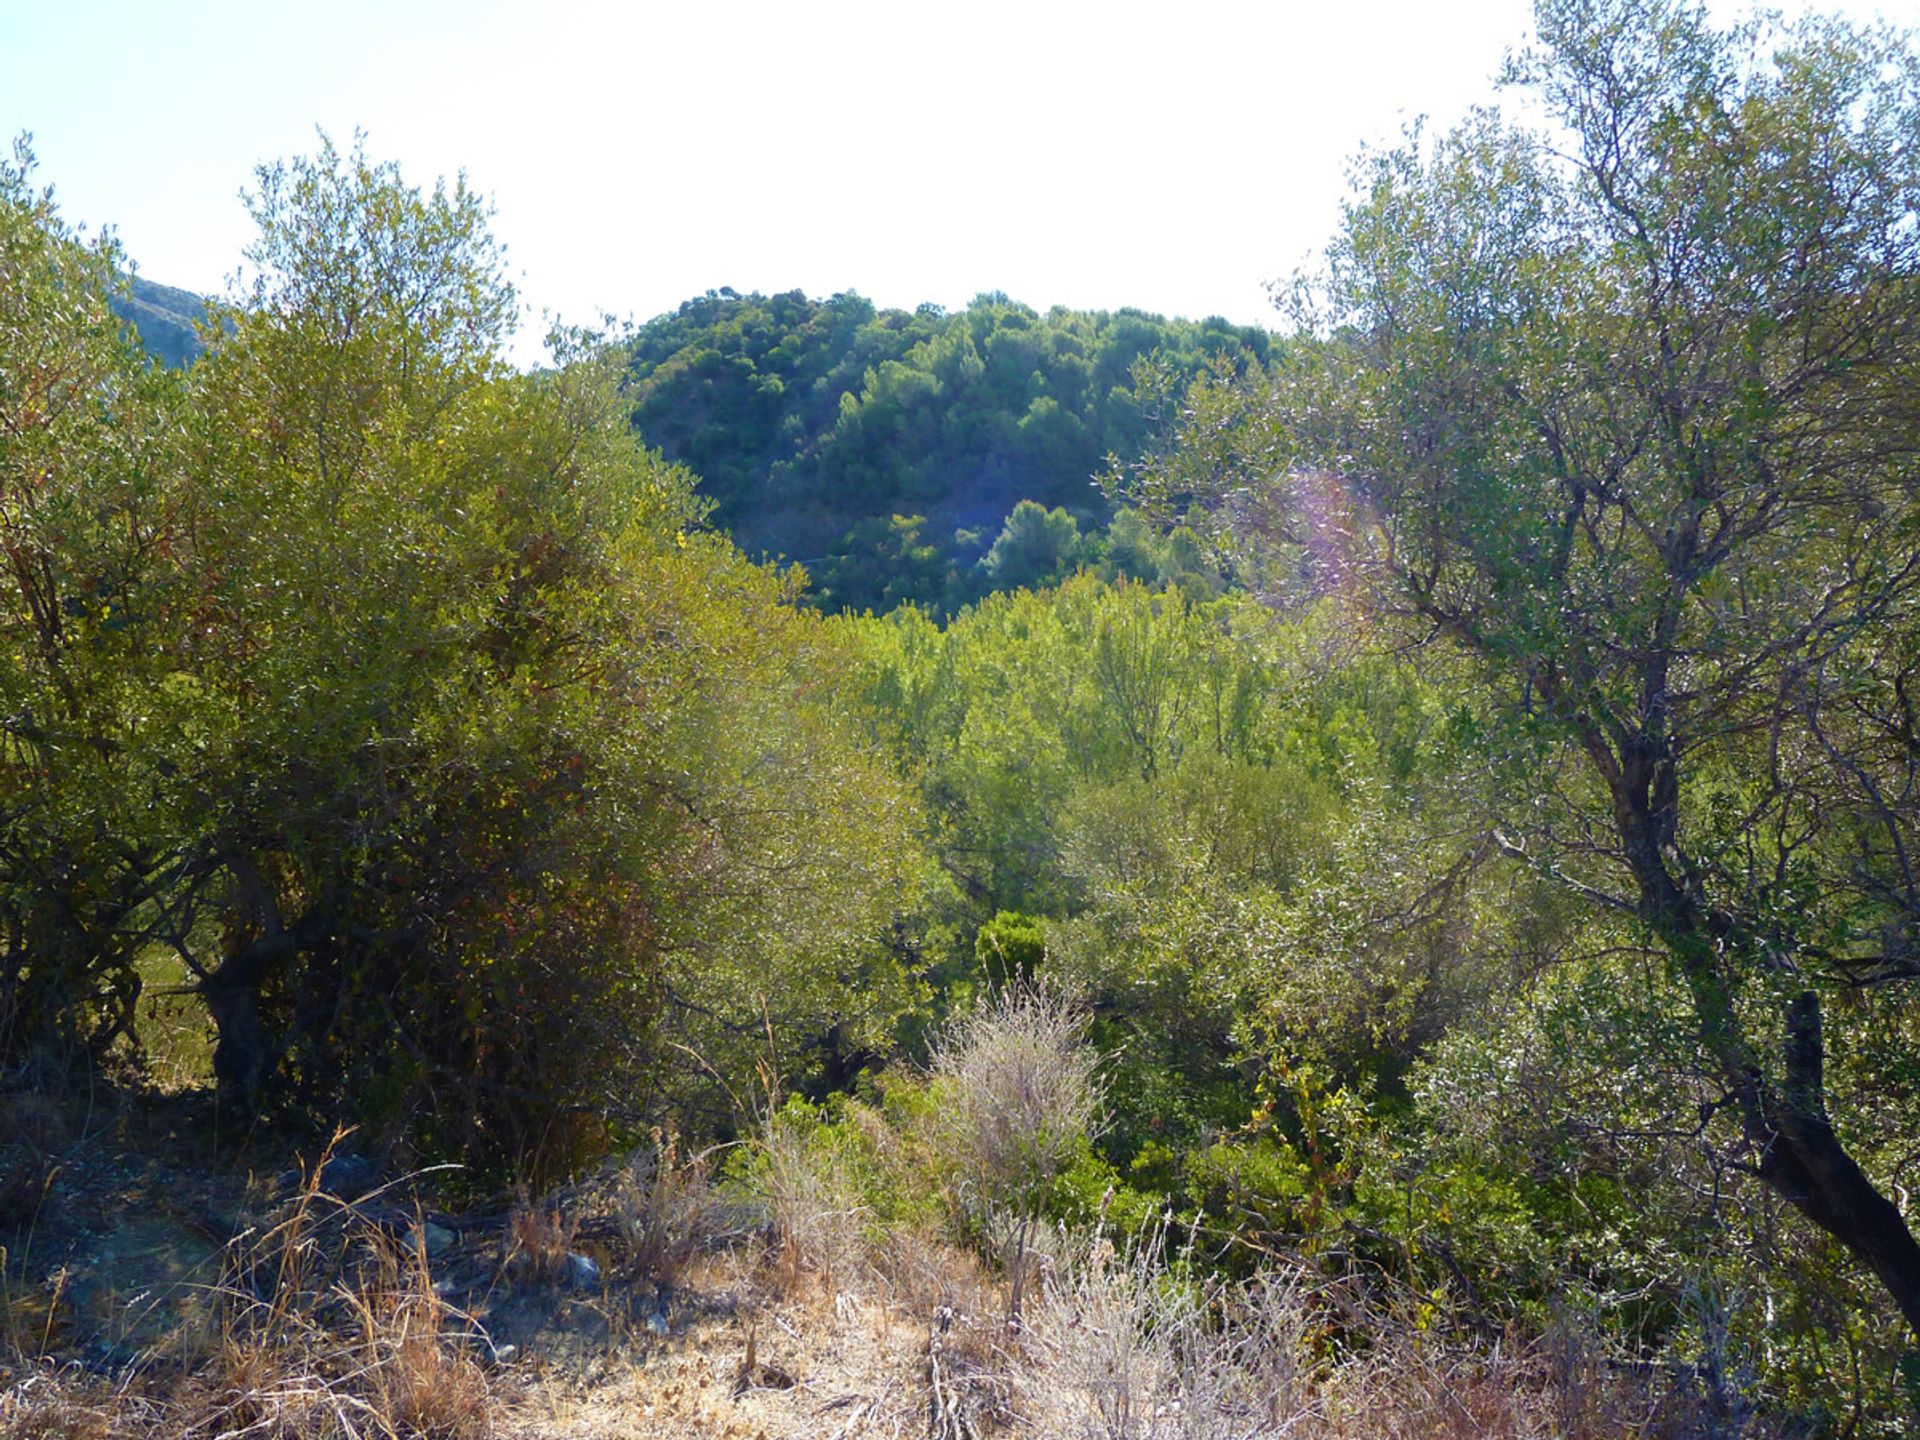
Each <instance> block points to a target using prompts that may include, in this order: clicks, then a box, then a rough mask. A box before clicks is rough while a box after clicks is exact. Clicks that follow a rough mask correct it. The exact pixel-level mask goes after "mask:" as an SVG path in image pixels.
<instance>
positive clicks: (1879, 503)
mask: <svg viewBox="0 0 1920 1440" xmlns="http://www.w3.org/2000/svg"><path fill="white" fill-rule="evenodd" d="M1537 23H1538V39H1537V43H1536V45H1535V47H1534V48H1533V49H1531V50H1529V51H1527V52H1525V53H1523V54H1521V55H1518V56H1516V57H1514V59H1513V61H1512V63H1511V65H1510V67H1509V68H1510V71H1511V74H1510V75H1509V77H1508V81H1509V83H1511V84H1513V85H1516V86H1523V87H1526V88H1527V90H1528V92H1529V93H1530V94H1531V96H1532V97H1533V98H1534V100H1535V101H1537V103H1538V114H1539V115H1540V117H1541V118H1540V120H1539V121H1538V122H1537V127H1538V128H1529V127H1528V126H1524V125H1515V124H1512V123H1510V122H1508V121H1506V120H1503V119H1502V118H1501V117H1500V116H1499V115H1498V114H1496V113H1494V112H1491V111H1489V112H1485V113H1480V114H1476V115H1474V116H1473V117H1471V118H1469V119H1468V120H1467V121H1466V122H1465V123H1464V124H1463V125H1462V126H1460V127H1459V128H1458V129H1456V130H1454V131H1452V132H1449V133H1448V134H1445V135H1442V136H1438V137H1430V136H1426V135H1422V134H1419V133H1417V132H1416V133H1415V134H1413V135H1411V136H1409V137H1408V139H1407V140H1406V142H1405V144H1404V145H1403V146H1401V147H1399V148H1396V149H1392V150H1387V151H1381V152H1367V153H1364V154H1363V155H1362V157H1361V159H1360V161H1359V162H1358V163H1357V165H1356V169H1355V179H1356V186H1355V190H1354V193H1353V194H1352V196H1351V197H1350V199H1349V201H1348V203H1347V206H1346V209H1345V211H1344V221H1343V225H1342V227H1341V229H1340V231H1339V233H1338V234H1337V235H1336V236H1335V237H1334V239H1333V241H1332V243H1331V245H1330V247H1329V250H1328V252H1327V255H1326V259H1325V263H1324V266H1323V268H1322V269H1321V270H1319V271H1317V272H1315V273H1313V274H1311V275H1308V276H1306V277H1303V278H1302V280H1301V281H1300V283H1299V285H1298V286H1297V287H1295V289H1294V290H1293V291H1291V292H1289V293H1288V294H1287V295H1285V296H1283V297H1282V301H1283V303H1282V308H1281V312H1280V313H1281V318H1282V321H1283V324H1282V325H1281V327H1280V328H1279V329H1278V330H1277V331H1276V332H1275V333H1273V334H1271V335H1269V334H1265V333H1262V332H1246V331H1236V330H1233V329H1232V328H1231V327H1226V326H1224V325H1221V324H1218V323H1214V322H1209V323H1206V324H1202V325H1197V326H1195V325H1188V324H1186V323H1184V322H1163V321H1160V320H1157V319H1154V318H1152V317H1146V316H1141V315H1137V314H1134V313H1132V312H1120V313H1119V314H1117V315H1103V316H1086V315H1076V314H1073V313H1072V312H1066V311H1054V312H1049V313H1048V314H1047V315H1044V316H1042V315H1040V314H1039V313H1038V312H1034V311H1031V310H1027V309H1025V308H1024V307H1021V306H1018V305H1015V304H1014V303H1013V302H1011V301H1008V300H1006V299H1005V297H1000V296H986V297H983V298H982V299H981V300H980V301H978V302H976V304H975V305H974V306H972V307H970V308H969V309H968V310H967V311H965V312H963V313H961V314H958V315H953V316H947V315H943V314H939V313H936V312H934V311H931V310H928V311H922V312H918V313H916V314H914V315H905V314H903V313H897V312H888V313H884V314H882V313H878V312H875V311H874V310H873V308H872V307H871V306H868V305H866V304H865V302H863V301H859V300H858V298H857V297H847V296H842V297H835V298H834V299H833V300H831V301H826V302H819V303H815V302H810V301H807V300H806V299H805V297H802V296H797V295H789V296H776V297H773V298H772V299H770V300H769V299H765V298H764V297H758V296H753V297H741V296H738V295H735V294H733V293H732V292H716V293H715V294H713V295H710V296H708V297H706V298H705V299H704V300H700V301H695V302H690V304H689V305H687V306H685V307H682V309H681V310H680V311H679V312H678V313H677V314H676V315H674V316H668V317H662V319H661V320H659V321H656V322H654V324H653V325H651V326H648V327H645V328H644V329H642V330H641V331H639V332H637V333H634V334H624V335H621V334H602V333H594V332H587V331H567V330H563V331H559V332H556V333H555V335H554V336H553V337H552V350H551V361H550V363H549V364H548V365H546V366H545V367H542V368H539V369H536V370H534V371H532V372H531V373H518V372H515V371H514V370H512V369H511V368H510V367H508V366H507V365H506V364H505V363H504V361H503V360H502V358H501V355H502V343H503V340H504V337H505V335H506V333H507V330H508V328H509V326H510V324H511V322H512V318H513V315H514V300H513V295H512V292H511V289H510V288H509V286H508V285H507V284H506V281H505V279H504V269H503V265H502V260H501V256H500V255H499V253H498V250H497V248H496V246H495V244H494V242H493V240H492V239H491V237H490V235H489V232H488V228H487V215H486V209H485V206H484V205H483V204H482V203H481V202H480V201H479V200H478V199H477V198H476V197H475V196H474V195H473V194H472V193H471V192H470V191H469V190H468V189H467V188H466V187H465V184H464V182H462V183H460V184H453V185H440V186H437V187H435V188H433V189H430V190H422V189H418V188H414V187H412V186H410V185H409V184H408V183H407V182H406V181H405V180H403V178H402V177H401V176H400V175H399V174H398V173H397V172H396V171H395V170H394V169H393V168H392V167H390V166H386V165H382V164H380V163H378V162H376V161H374V160H372V159H370V158H369V157H368V156H366V155H365V154H364V153H363V152H362V150H361V149H360V148H359V147H357V146H356V147H355V148H353V149H351V150H348V151H342V150H339V149H337V148H336V147H333V146H332V145H324V144H323V146H322V147H321V149H320V150H319V152H318V153H317V154H316V155H314V156H311V157H308V158H303V159H295V160H291V161H288V162H286V163H284V164H281V165H277V166H273V167H269V168H267V169H264V170H262V171H261V172H260V174H259V176H258V177H257V181H256V185H255V188H254V190H253V191H252V194H251V200H250V203H251V206H252V209H253V213H254V218H255V220H256V221H257V228H258V238H257V240H256V242H255V244H254V247H253V248H252V250H251V251H250V252H249V255H248V264H247V267H246V269H245V270H244V272H243V274H242V277H241V280H240V282H239V283H238V284H237V286H236V289H235V292H234V294H233V295H232V296H230V297H229V298H227V299H226V300H223V301H217V302H210V305H209V309H208V313H207V314H206V316H205V320H204V323H203V324H202V325H201V328H200V330H199V332H198V337H197V345H198V347H199V351H198V354H197V358H194V359H192V361H191V363H190V364H187V365H185V366H181V367H171V368H170V367H167V366H163V365H157V364H154V363H151V362H150V360H149V357H148V356H147V355H146V354H145V353H144V352H143V351H142V349H141V346H140V340H139V337H138V336H137V335H136V334H135V333H133V332H132V331H130V330H129V329H128V327H127V325H126V324H125V323H124V321H123V319H122V315H123V314H124V313H132V314H133V315H134V316H135V319H136V323H137V322H138V317H139V315H140V314H141V313H142V312H141V311H140V310H139V309H138V308H137V307H136V308H135V309H133V310H132V311H131V312H129V311H128V310H127V306H128V300H127V295H126V289H125V283H126V282H125V278H124V274H123V272H124V269H125V260H124V257H123V256H121V255H120V254H119V253H118V251H117V250H116V248H115V247H114V246H113V244H112V243H110V242H108V241H88V240H86V239H85V238H84V237H81V236H79V235H77V234H76V233H75V232H74V231H73V230H72V229H71V228H70V227H69V226H67V225H66V224H65V223H64V222H63V221H62V219H61V217H60V215H59V212H58V210H57V209H56V208H55V206H54V205H53V203H52V200H51V198H50V196H49V195H48V194H47V193H45V192H43V191H41V190H39V189H37V188H36V184H37V181H36V178H35V176H34V175H33V166H32V157H31V155H30V153H29V151H28V149H27V147H26V145H25V143H24V142H22V144H21V145H20V146H19V147H18V148H17V150H16V152H15V157H14V159H13V161H12V162H11V163H10V164H5V165H0V560H3V561H4V565H0V1440H25V1437H51V1436H60V1437H68V1436H72V1437H82V1436H96V1435H97V1436H106V1435H125V1434H151V1435H205V1436H221V1437H237V1436H242V1435H259V1436H288V1437H291V1436H302V1437H306V1436H340V1437H349V1436H352V1437H363V1436H364V1437H373V1436H388V1437H399V1436H408V1437H413V1436H437V1437H449V1440H467V1437H478V1436H489V1435H505V1436H534V1435H553V1436H591V1435H603V1434H604V1435H624V1434H636V1433H638V1434H661V1435H676V1434H684V1435H689V1436H695V1435H739V1436H742V1437H746V1436H754V1435H773V1434H784V1435H795V1436H799V1435H809V1436H811V1435H821V1436H826V1435H833V1436H846V1437H852V1436H857V1435H893V1436H899V1435H904V1434H919V1433H923V1432H924V1433H926V1434H928V1435H930V1436H935V1437H960V1436H984V1435H989V1434H995V1433H1004V1434H1010V1435H1033V1436H1039V1437H1048V1440H1052V1437H1082V1436H1084V1437H1109V1440H1119V1437H1130V1440H1131V1437H1139V1440H1146V1437H1162V1436H1166V1437H1173V1436H1181V1437H1195V1440H1198V1437H1209V1440H1213V1437H1228V1436H1235V1437H1242V1436H1244V1437H1255V1436H1282V1435H1287V1436H1313V1437H1361V1436H1367V1437H1372V1436H1409V1437H1411V1436H1463V1437H1464V1436H1488V1435H1492V1436H1514V1437H1519V1436H1542V1437H1544V1436H1568V1437H1589V1436H1591V1437H1601V1436H1674V1437H1678V1436H1752V1437H1763V1436H1766V1437H1814V1436H1832V1437H1839V1436H1856V1437H1893V1436H1899V1435H1908V1434H1912V1433H1915V1432H1916V1431H1920V1350H1917V1349H1916V1345H1920V1339H1917V1332H1920V1245H1916V1242H1915V1239H1914V1232H1913V1219H1914V1217H1913V1209H1912V1200H1911V1193H1910V1192H1911V1190H1912V1188H1913V1186H1914V1183H1915V1179H1916V1165H1920V1148H1916V1144H1915V1139H1914V1137H1915V1136H1916V1134H1920V1089H1916V1081H1920V1010H1916V1008H1915V1007H1916V995H1917V994H1920V991H1916V988H1915V982H1916V980H1920V878H1917V877H1916V871H1915V863H1916V862H1915V860H1914V858H1913V857H1914V856H1915V854H1916V852H1920V718H1916V710H1915V704H1916V701H1915V695H1916V690H1917V689H1920V612H1917V609H1916V607H1917V606H1920V484H1917V483H1916V477H1920V58H1916V55H1915V52H1914V49H1913V47H1912V45H1911V42H1910V41H1908V40H1906V39H1904V38H1902V37H1899V36H1895V35H1892V34H1890V33H1887V32H1883V31H1858V30H1854V29H1850V28H1848V27H1846V26H1844V25H1841V24H1838V23H1834V22H1828V21H1824V20H1819V19H1811V20H1807V21H1804V22H1801V23H1799V24H1797V25H1795V26H1792V27H1782V26H1780V25H1779V24H1778V23H1777V22H1773V21H1766V20H1761V21H1756V22H1753V23H1752V24H1750V25H1748V26H1746V27H1744V28H1741V29H1737V30H1733V31H1720V30H1716V29H1714V28H1713V27H1712V26H1711V25H1710V24H1709V23H1708V22H1707V21H1706V20H1705V19H1703V18H1702V17H1701V16H1700V15H1698V14H1696V13H1695V12H1693V11H1691V10H1688V9H1686V8H1684V7H1675V6H1668V5H1664V4H1662V5H1641V4H1625V3H1621V4H1605V3H1603V4H1597V5H1594V4H1573V3H1559V0H1544V3H1542V5H1541V6H1540V7H1539V10H1538V14H1537ZM116 305H118V306H119V307H120V309H119V310H116V309H115V308H114V307H115V306H116ZM177 339H178V337H173V338H172V339H170V340H169V344H170V345H174V344H175V343H176V341H177ZM180 353H181V354H183V355H184V354H186V353H189V351H188V350H187V349H182V350H181V352H180ZM649 440H651V441H653V442H654V443H656V444H658V445H661V446H663V447H664V449H665V452H666V453H664V454H663V453H662V450H660V449H652V448H648V443H647V442H648V441H649ZM669 456H671V457H674V458H671V459H670V458H669ZM677 461H684V462H686V463H685V464H682V463H676V462H677ZM688 466H693V467H697V469H698V471H699V473H698V474H696V473H695V469H690V468H687V467H688ZM1096 475H1097V477H1098V479H1099V481H1100V488H1099V489H1098V490H1096V489H1094V488H1092V485H1091V483H1090V482H1092V481H1093V480H1094V479H1095V478H1096ZM1076 494H1077V495H1081V496H1083V497H1084V503H1081V504H1075V503H1073V497H1074V496H1075V495H1076ZM1017 502H1018V503H1017ZM896 507H897V508H896ZM909 508H912V509H914V513H912V514H908V513H905V512H906V511H907V510H908V509H909ZM929 516H932V517H933V519H932V520H931V521H930V520H929V519H928V517H929ZM983 520H984V522H985V523H984V524H982V523H981V522H982V521H983ZM995 535H997V537H998V538H997V539H996V538H991V537H993V536H995ZM949 537H951V538H949ZM736 539H737V540H738V541H739V544H736V543H735V542H736ZM743 546H745V547H748V548H750V549H751V550H752V551H753V552H754V553H756V554H758V553H762V552H769V551H771V552H774V553H776V554H784V555H786V556H789V557H791V558H793V559H798V560H801V561H803V562H807V563H804V564H800V565H792V564H784V563H782V562H781V561H779V560H771V561H755V560H752V559H750V558H748V554H747V553H746V550H745V549H743V548H742V547H743ZM809 547H815V548H819V549H821V550H822V553H821V554H818V555H808V554H804V553H796V552H798V551H804V550H806V549H807V548H809ZM816 561H817V562H818V563H817V564H816V563H814V562H816ZM810 570H811V571H813V572H814V574H813V576H812V577H810V576H809V571H810ZM810 579H811V580H812V583H811V584H810Z"/></svg>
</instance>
